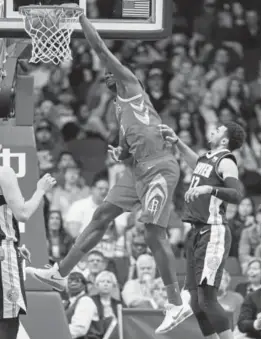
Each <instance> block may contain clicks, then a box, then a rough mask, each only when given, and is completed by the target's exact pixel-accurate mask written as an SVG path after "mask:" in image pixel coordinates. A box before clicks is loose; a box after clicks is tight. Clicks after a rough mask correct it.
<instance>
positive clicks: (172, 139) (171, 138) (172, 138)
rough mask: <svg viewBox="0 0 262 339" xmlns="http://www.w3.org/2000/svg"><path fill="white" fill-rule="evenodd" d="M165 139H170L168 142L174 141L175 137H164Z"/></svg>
mask: <svg viewBox="0 0 262 339" xmlns="http://www.w3.org/2000/svg"><path fill="white" fill-rule="evenodd" d="M165 139H166V140H167V141H170V142H175V141H176V138H174V137H166V138H165Z"/></svg>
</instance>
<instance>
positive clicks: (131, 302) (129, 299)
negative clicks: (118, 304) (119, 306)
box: [122, 254, 157, 308]
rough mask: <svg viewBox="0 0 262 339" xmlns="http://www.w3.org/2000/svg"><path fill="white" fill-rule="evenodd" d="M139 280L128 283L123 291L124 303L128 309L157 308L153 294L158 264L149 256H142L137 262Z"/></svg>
mask: <svg viewBox="0 0 262 339" xmlns="http://www.w3.org/2000/svg"><path fill="white" fill-rule="evenodd" d="M136 268H137V276H138V279H132V280H129V281H127V282H126V284H125V285H124V288H123V291H122V297H123V301H124V303H125V304H126V305H127V306H128V307H146V308H157V306H156V304H155V302H154V300H153V296H152V293H151V289H152V284H153V282H154V280H155V276H156V263H155V260H154V258H153V257H152V256H151V255H149V254H142V255H140V256H139V257H138V259H137V261H136Z"/></svg>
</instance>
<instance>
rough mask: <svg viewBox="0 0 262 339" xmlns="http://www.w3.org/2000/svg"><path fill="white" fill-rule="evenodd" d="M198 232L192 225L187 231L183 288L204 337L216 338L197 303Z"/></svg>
mask: <svg viewBox="0 0 262 339" xmlns="http://www.w3.org/2000/svg"><path fill="white" fill-rule="evenodd" d="M197 236H198V232H197V231H196V229H195V228H194V227H192V229H191V230H190V232H189V235H188V239H187V243H186V260H187V261H186V283H185V289H186V290H187V291H189V293H190V305H191V308H192V311H193V313H194V315H195V317H196V319H197V321H198V324H199V327H200V329H201V331H202V333H203V336H204V337H205V338H209V339H217V335H216V331H215V330H214V328H213V326H212V325H211V323H210V322H209V320H208V318H207V316H206V314H205V312H204V311H203V310H201V308H200V306H199V303H198V294H197V288H198V286H197V280H196V271H195V256H194V249H195V247H196V243H197ZM180 322H181V321H179V322H177V323H176V326H177V325H179V323H180Z"/></svg>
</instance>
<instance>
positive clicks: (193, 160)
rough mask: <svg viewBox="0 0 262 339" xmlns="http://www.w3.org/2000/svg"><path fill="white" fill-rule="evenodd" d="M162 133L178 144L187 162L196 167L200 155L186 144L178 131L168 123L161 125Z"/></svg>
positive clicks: (165, 137)
mask: <svg viewBox="0 0 262 339" xmlns="http://www.w3.org/2000/svg"><path fill="white" fill-rule="evenodd" d="M159 129H160V133H161V134H162V136H163V138H164V139H165V140H167V141H169V142H171V144H173V145H175V146H177V148H178V149H179V151H180V152H181V153H182V154H183V156H184V159H185V161H186V162H187V164H188V165H189V166H190V167H191V168H193V169H195V167H196V164H197V161H198V158H199V156H198V155H197V153H195V152H194V151H193V150H192V149H191V148H189V147H188V146H187V145H186V144H184V143H183V142H182V141H181V140H180V139H179V138H178V136H177V135H176V133H175V132H174V131H173V130H172V128H170V127H169V126H167V125H159Z"/></svg>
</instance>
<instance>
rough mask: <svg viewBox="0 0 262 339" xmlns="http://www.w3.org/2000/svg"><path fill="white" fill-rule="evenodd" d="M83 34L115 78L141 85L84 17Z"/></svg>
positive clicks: (82, 23) (81, 18)
mask: <svg viewBox="0 0 262 339" xmlns="http://www.w3.org/2000/svg"><path fill="white" fill-rule="evenodd" d="M79 21H80V24H81V26H82V28H83V32H84V34H85V37H86V39H87V41H88V42H89V44H90V46H91V48H93V49H94V51H95V52H96V53H97V55H98V57H99V58H100V60H101V62H102V63H103V66H104V67H106V68H107V70H108V71H110V72H112V73H113V74H114V75H115V77H117V78H118V79H119V80H122V81H128V82H134V83H137V84H139V82H138V80H137V78H136V76H135V75H134V74H133V73H132V72H131V71H130V70H129V69H128V68H127V67H125V66H124V65H122V64H121V62H120V61H119V60H118V59H117V58H116V57H115V56H114V55H113V54H112V53H111V52H110V50H109V49H108V48H107V46H106V44H105V43H104V41H103V40H102V39H101V37H100V36H99V34H98V33H97V31H96V29H95V27H94V26H93V25H92V23H91V22H90V21H89V20H88V19H87V17H85V15H82V16H81V17H80V19H79Z"/></svg>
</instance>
